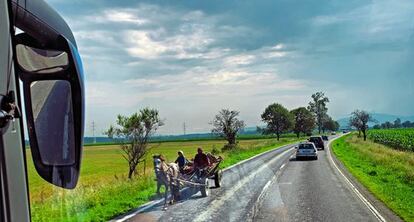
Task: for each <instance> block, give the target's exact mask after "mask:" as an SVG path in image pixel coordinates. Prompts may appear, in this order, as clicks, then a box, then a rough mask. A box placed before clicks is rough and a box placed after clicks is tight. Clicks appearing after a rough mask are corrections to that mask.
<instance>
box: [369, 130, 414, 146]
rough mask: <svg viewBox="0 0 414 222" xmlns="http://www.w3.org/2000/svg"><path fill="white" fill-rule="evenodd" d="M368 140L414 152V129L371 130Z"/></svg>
mask: <svg viewBox="0 0 414 222" xmlns="http://www.w3.org/2000/svg"><path fill="white" fill-rule="evenodd" d="M368 138H370V139H371V140H373V141H374V142H376V143H381V144H384V145H387V146H390V147H392V148H395V149H399V150H408V151H414V128H407V129H377V130H370V131H368Z"/></svg>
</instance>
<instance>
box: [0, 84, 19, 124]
mask: <svg viewBox="0 0 414 222" xmlns="http://www.w3.org/2000/svg"><path fill="white" fill-rule="evenodd" d="M14 98H15V97H14V91H9V93H8V94H7V95H0V128H1V129H2V128H4V127H6V126H7V125H8V123H9V122H10V121H12V120H13V119H15V118H20V117H21V115H20V109H19V107H18V106H17V105H16V101H15V99H14Z"/></svg>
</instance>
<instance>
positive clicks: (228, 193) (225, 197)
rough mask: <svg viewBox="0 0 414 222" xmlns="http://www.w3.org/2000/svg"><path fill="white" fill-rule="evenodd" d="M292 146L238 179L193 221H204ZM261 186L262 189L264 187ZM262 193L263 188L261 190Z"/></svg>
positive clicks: (290, 149)
mask: <svg viewBox="0 0 414 222" xmlns="http://www.w3.org/2000/svg"><path fill="white" fill-rule="evenodd" d="M292 149H293V147H292V148H289V149H288V150H286V151H284V152H282V153H280V154H279V155H278V156H276V157H275V158H273V159H272V160H270V161H269V162H268V163H266V164H263V165H262V166H261V167H260V168H258V169H257V170H255V171H253V172H252V173H250V175H249V176H247V177H244V178H243V179H242V180H240V181H239V182H238V183H237V184H236V185H235V186H233V187H232V188H231V189H229V190H227V191H226V192H225V194H224V195H223V196H221V197H220V199H215V200H213V201H211V203H210V207H209V208H207V210H206V211H204V212H202V213H201V214H200V215H198V217H196V218H195V219H194V221H195V222H198V221H206V220H208V219H209V216H211V215H212V214H213V212H215V211H217V210H218V209H219V208H221V207H222V206H223V205H224V204H225V202H226V200H228V199H230V198H231V197H232V196H233V195H234V194H235V193H236V192H237V191H238V190H239V189H240V188H242V187H243V186H244V185H245V184H246V183H247V182H249V181H251V180H252V179H253V178H254V177H255V176H256V175H257V174H259V173H261V172H262V171H263V170H265V169H266V168H268V165H270V164H272V163H274V162H276V161H278V160H279V159H280V158H282V157H283V156H284V155H285V154H286V153H288V152H290V151H292ZM270 182H271V181H269V182H268V183H266V185H267V186H265V188H267V187H268V186H269V185H270ZM265 188H263V189H265ZM262 193H264V192H263V190H262Z"/></svg>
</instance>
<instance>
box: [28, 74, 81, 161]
mask: <svg viewBox="0 0 414 222" xmlns="http://www.w3.org/2000/svg"><path fill="white" fill-rule="evenodd" d="M30 93H31V103H32V113H33V120H34V128H35V133H36V139H37V143H38V146H39V152H40V157H41V160H42V162H43V164H45V165H53V166H66V165H72V164H74V163H75V132H74V118H73V107H72V92H71V86H70V83H69V82H68V81H65V80H44V81H35V82H33V83H32V84H31V85H30Z"/></svg>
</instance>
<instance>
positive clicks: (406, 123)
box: [401, 120, 412, 128]
mask: <svg viewBox="0 0 414 222" xmlns="http://www.w3.org/2000/svg"><path fill="white" fill-rule="evenodd" d="M401 125H402V127H404V128H409V127H411V126H412V124H411V122H410V121H408V120H407V121H405V122H403V123H402V124H401Z"/></svg>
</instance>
